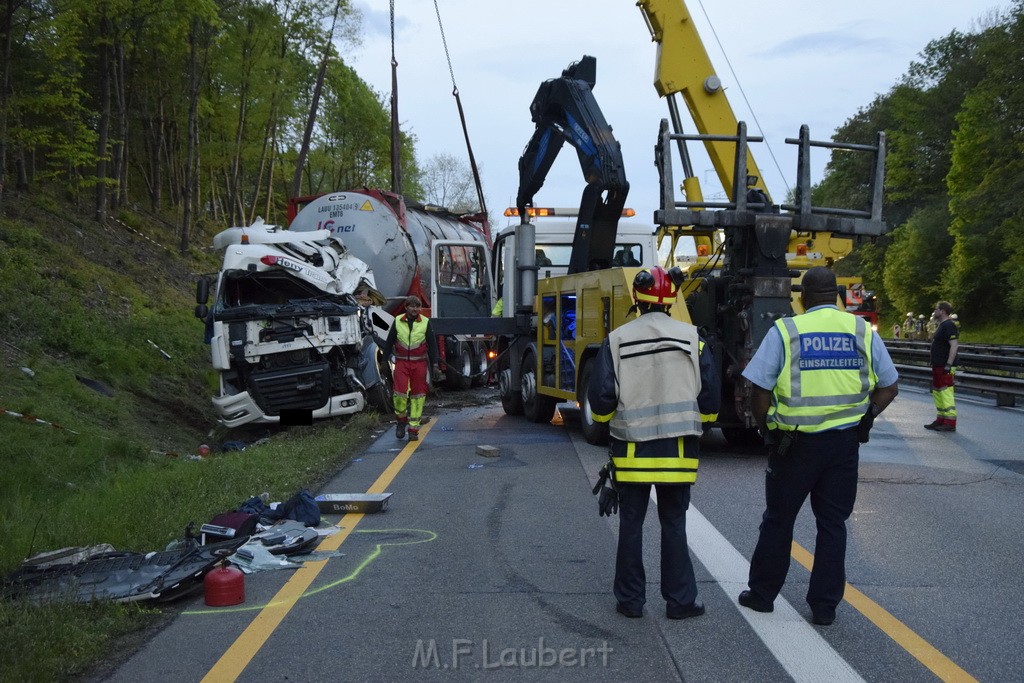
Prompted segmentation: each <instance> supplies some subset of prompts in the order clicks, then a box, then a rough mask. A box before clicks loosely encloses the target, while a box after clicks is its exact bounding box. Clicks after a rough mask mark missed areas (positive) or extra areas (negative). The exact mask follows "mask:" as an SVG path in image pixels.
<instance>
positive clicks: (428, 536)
mask: <svg viewBox="0 0 1024 683" xmlns="http://www.w3.org/2000/svg"><path fill="white" fill-rule="evenodd" d="M353 533H357V534H400V533H405V534H421V535H422V536H423V538H417V539H413V540H409V541H401V542H395V543H378V544H376V546H375V547H374V549H373V550H371V551H370V553H369V554H368V555H367V556H366V557H365V558H363V560H362V561H361V562H360V563H359V564H358V565H356V568H355V569H353V570H352V571H351V572H349V574H348V575H347V576H343V577H341V578H340V579H337V580H336V581H332V582H331V583H328V584H324V585H323V586H320V587H319V588H314V589H313V590H308V591H306V592H305V593H302V594H301V595H300V596H299V597H302V598H308V597H309V596H311V595H316V594H317V593H321V592H323V591H325V590H329V589H331V588H336V587H338V586H341V585H342V584H346V583H348V582H350V581H354V580H355V579H356V578H358V577H359V574H360V573H362V571H363V570H364V569H366V568H367V567H369V566H370V564H371V563H372V562H373V561H374V560H376V559H377V558H378V557H380V556H381V555H383V554H384V548H387V547H389V546H394V547H398V546H400V545H416V544H417V543H429V542H430V541H436V540H437V533H436V532H433V531H430V530H428V529H356V530H355V531H354V532H353ZM314 561H315V562H319V561H320V560H306V562H308V563H312V562H314ZM280 604H281V603H278V602H274V601H273V600H271V601H270V602H266V603H263V604H262V605H257V604H253V605H238V606H236V607H214V608H211V609H190V610H185V611H183V612H182V614H187V615H189V616H201V615H210V614H227V613H228V612H258V611H260V610H263V609H266V608H267V607H277V606H278V605H280Z"/></svg>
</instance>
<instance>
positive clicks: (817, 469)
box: [749, 429, 860, 611]
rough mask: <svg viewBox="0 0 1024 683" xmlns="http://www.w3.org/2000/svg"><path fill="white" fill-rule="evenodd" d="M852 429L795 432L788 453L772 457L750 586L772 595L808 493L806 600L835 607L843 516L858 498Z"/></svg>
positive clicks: (841, 576) (841, 580)
mask: <svg viewBox="0 0 1024 683" xmlns="http://www.w3.org/2000/svg"><path fill="white" fill-rule="evenodd" d="M859 447H860V444H859V443H858V442H857V430H856V429H841V430H832V431H827V432H819V433H817V434H800V435H799V436H798V437H797V439H796V441H794V442H793V446H792V447H791V448H790V450H789V453H787V454H786V455H784V456H771V457H770V458H769V459H768V468H767V470H766V473H765V479H764V494H765V503H766V506H765V511H764V515H763V516H762V518H761V533H760V535H759V536H758V539H757V547H756V548H754V556H753V557H752V558H751V560H750V581H749V585H750V590H751V591H753V592H754V593H755V594H756V595H757V596H758V597H760V598H763V599H764V600H766V601H768V602H772V601H774V600H775V598H776V596H777V595H778V594H779V591H780V590H782V584H783V583H785V581H786V574H787V573H788V572H789V559H790V553H791V550H792V543H793V525H794V523H795V522H796V517H797V513H799V512H800V508H801V507H802V506H803V504H804V500H806V499H807V496H808V495H810V497H811V510H812V511H813V512H814V519H815V522H816V523H817V527H818V534H817V536H816V538H815V542H814V567H813V569H811V582H810V585H809V586H808V587H807V604H809V605H810V606H811V608H812V609H815V610H826V611H827V610H834V609H835V608H836V605H838V604H839V602H840V601H841V600H842V599H843V592H844V590H845V588H846V520H847V519H848V518H849V517H850V514H851V513H852V512H853V504H854V502H855V501H856V499H857V459H858V449H859Z"/></svg>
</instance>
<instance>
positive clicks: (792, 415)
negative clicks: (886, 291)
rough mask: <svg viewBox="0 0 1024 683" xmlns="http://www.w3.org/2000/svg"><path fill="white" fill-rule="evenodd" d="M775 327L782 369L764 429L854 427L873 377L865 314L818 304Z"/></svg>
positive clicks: (804, 429) (873, 380) (816, 429)
mask: <svg viewBox="0 0 1024 683" xmlns="http://www.w3.org/2000/svg"><path fill="white" fill-rule="evenodd" d="M775 326H776V327H777V328H778V329H779V332H781V333H782V342H783V347H784V361H783V365H782V372H781V373H779V378H778V381H777V383H776V385H775V389H774V390H773V394H772V405H771V407H770V408H769V409H768V415H767V423H768V426H769V428H777V429H782V430H785V431H794V430H797V431H801V432H823V431H825V430H827V429H843V428H846V427H852V426H854V425H856V424H857V423H858V422H859V421H860V419H861V417H862V416H863V415H864V411H865V406H866V405H867V403H868V397H869V395H870V394H871V391H872V389H874V387H875V383H876V382H877V381H878V378H877V377H876V376H875V372H874V370H873V369H872V366H871V335H872V334H873V332H872V330H871V326H870V325H868V324H867V322H866V321H865V320H864V318H861V317H859V316H855V315H852V314H850V313H846V312H843V311H838V310H836V309H834V308H831V307H829V308H820V309H818V310H816V311H811V312H809V313H804V314H802V315H798V316H795V317H792V318H781V319H780V320H778V321H776V322H775Z"/></svg>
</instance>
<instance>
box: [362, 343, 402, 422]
mask: <svg viewBox="0 0 1024 683" xmlns="http://www.w3.org/2000/svg"><path fill="white" fill-rule="evenodd" d="M377 368H378V370H379V371H380V382H379V383H377V384H374V385H373V386H372V387H370V388H369V389H367V390H366V405H367V406H369V408H370V409H371V410H373V411H375V412H378V413H381V414H382V415H388V414H391V413H393V412H394V411H395V403H394V386H395V380H394V377H393V376H392V375H391V363H388V362H387V361H386V360H383V359H382V358H381V355H380V353H379V352H378V354H377Z"/></svg>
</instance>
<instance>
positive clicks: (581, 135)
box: [516, 55, 629, 273]
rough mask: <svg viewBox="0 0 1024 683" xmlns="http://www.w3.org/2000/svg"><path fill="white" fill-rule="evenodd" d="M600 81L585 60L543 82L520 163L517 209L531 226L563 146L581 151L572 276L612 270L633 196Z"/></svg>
mask: <svg viewBox="0 0 1024 683" xmlns="http://www.w3.org/2000/svg"><path fill="white" fill-rule="evenodd" d="M596 78H597V60H596V59H595V58H594V57H591V56H589V55H584V57H583V58H582V59H581V60H580V61H578V62H574V63H572V64H570V65H569V67H568V68H567V69H565V70H564V71H563V72H562V76H561V77H560V78H553V79H551V80H548V81H544V82H543V83H541V85H540V88H539V89H538V90H537V95H536V96H535V97H534V98H533V102H532V103H531V104H530V114H531V115H532V117H533V122H534V123H535V124H536V126H537V127H536V129H535V130H534V133H533V137H531V138H530V142H529V143H528V144H527V145H526V149H525V150H524V151H523V155H522V156H521V157H520V158H519V193H518V196H517V197H516V208H517V209H518V210H519V215H520V217H521V220H523V221H526V220H527V211H526V209H527V207H531V206H533V197H534V195H535V194H536V193H537V192H538V191H539V190H540V188H541V187H542V186H543V185H544V180H545V178H546V177H547V174H548V171H549V170H550V169H551V165H552V164H553V163H554V161H555V158H556V157H557V156H558V153H559V151H561V149H562V145H563V143H565V142H566V141H568V142H569V144H571V145H572V146H573V147H575V148H576V153H577V156H578V157H579V160H580V166H581V167H582V170H583V177H584V179H585V180H586V181H587V186H586V188H584V190H583V196H582V198H581V200H580V209H579V215H578V217H577V220H576V234H575V236H574V238H573V248H572V256H571V257H570V261H569V272H570V273H578V272H584V271H587V270H595V269H599V268H607V267H609V266H610V265H611V259H612V252H613V251H614V249H615V233H616V230H617V227H618V222H619V217H620V216H621V215H622V207H624V206H625V204H626V195H627V194H628V193H629V183H628V182H627V181H626V171H625V166H624V164H623V161H622V150H621V149H620V147H619V143H618V141H617V140H616V139H615V137H614V136H613V135H612V128H611V126H609V125H608V122H607V121H605V119H604V114H602V113H601V108H600V107H599V106H598V105H597V101H596V100H595V99H594V94H593V87H594V83H595V82H596Z"/></svg>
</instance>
